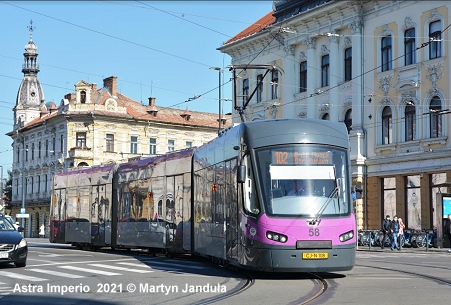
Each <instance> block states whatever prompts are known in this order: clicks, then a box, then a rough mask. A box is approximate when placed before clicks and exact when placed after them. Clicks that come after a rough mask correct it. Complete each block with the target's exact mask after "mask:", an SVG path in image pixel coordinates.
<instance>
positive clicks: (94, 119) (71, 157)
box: [7, 29, 231, 236]
mask: <svg viewBox="0 0 451 305" xmlns="http://www.w3.org/2000/svg"><path fill="white" fill-rule="evenodd" d="M31 34H32V29H31V30H30V41H29V42H28V44H27V45H26V46H25V53H24V58H25V63H24V66H23V70H22V72H23V73H24V79H23V81H22V84H21V85H20V87H19V92H18V95H17V101H16V106H15V107H14V129H13V131H11V132H9V133H8V134H7V135H8V136H10V137H11V139H12V140H13V144H12V147H13V151H14V157H13V170H12V179H13V181H12V198H11V199H12V202H11V203H12V206H13V208H12V212H11V215H12V216H13V217H14V216H15V215H16V214H18V213H20V210H21V208H23V207H25V211H26V214H29V215H30V218H28V219H27V220H26V221H25V228H26V234H27V235H26V236H37V234H38V231H39V227H40V225H41V224H45V225H47V224H48V220H49V212H50V210H49V207H50V192H51V182H52V178H53V175H54V174H55V173H56V172H60V171H64V170H68V169H70V168H74V167H82V166H92V165H99V164H105V163H110V162H123V161H127V160H128V159H129V158H134V157H142V156H154V155H160V154H164V153H166V152H168V151H175V150H181V149H185V148H190V147H195V146H200V145H202V144H203V143H206V142H208V141H210V140H211V139H213V138H215V137H216V136H217V134H218V114H213V113H206V112H197V111H189V110H188V109H186V110H179V109H173V108H166V107H159V106H158V105H157V104H156V99H155V98H154V97H151V98H149V102H148V104H147V105H143V104H141V103H139V102H137V101H134V100H132V99H130V98H129V97H127V96H125V95H123V94H122V93H121V92H119V91H118V90H117V77H116V76H111V77H108V78H106V79H104V80H103V85H102V86H101V87H97V84H91V83H87V82H85V81H83V80H82V81H79V82H78V83H77V84H75V92H74V93H70V94H67V95H66V96H64V98H63V99H62V100H61V103H60V105H55V104H54V103H46V102H45V98H44V93H43V90H42V88H41V85H40V83H39V80H38V77H37V74H38V72H39V67H38V64H37V56H38V53H37V47H36V45H35V44H34V42H33V40H32V36H31ZM230 120H231V117H230V116H223V117H222V120H221V124H223V125H222V126H221V127H226V126H227V125H228V123H227V121H229V123H230Z"/></svg>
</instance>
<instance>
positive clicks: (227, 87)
mask: <svg viewBox="0 0 451 305" xmlns="http://www.w3.org/2000/svg"><path fill="white" fill-rule="evenodd" d="M271 10H272V1H0V16H1V18H0V41H1V43H0V166H2V167H3V175H4V177H6V176H7V171H8V170H11V169H12V160H13V154H12V149H11V144H12V141H11V138H10V137H8V136H6V135H5V134H6V133H8V132H10V131H12V130H13V118H14V113H13V107H14V106H15V104H16V97H17V91H18V89H19V86H20V83H21V82H22V79H23V73H22V64H23V62H24V57H23V53H24V52H25V49H24V47H25V45H26V44H27V43H28V41H29V39H30V31H29V28H30V25H32V27H33V42H34V43H35V44H36V46H37V48H38V49H37V52H38V65H39V69H40V72H39V73H38V79H39V81H40V83H41V85H42V88H43V91H44V95H45V100H46V102H52V101H53V102H54V103H55V104H56V105H57V106H59V104H60V101H61V99H62V98H63V97H64V95H65V94H67V93H70V92H74V91H75V84H76V83H77V82H79V81H81V80H84V81H86V82H88V83H96V84H97V87H98V88H100V87H101V86H102V85H103V79H104V78H107V77H110V76H113V75H114V76H117V87H118V91H119V92H121V93H122V94H124V95H126V96H128V97H130V98H132V99H134V100H136V101H138V102H142V103H144V104H146V103H148V98H149V97H155V98H156V105H157V106H161V107H172V108H179V109H183V110H184V109H186V107H188V109H189V110H192V111H207V112H212V113H218V111H219V103H218V101H219V99H218V97H219V89H218V87H219V71H215V70H211V69H210V67H220V68H225V67H227V66H228V65H230V64H231V58H230V56H228V55H227V54H223V53H221V52H220V51H219V50H217V48H219V47H220V46H222V45H223V43H224V42H225V41H227V40H228V39H230V38H232V37H233V36H235V35H236V34H238V33H239V32H241V31H242V30H244V29H245V28H247V27H248V26H250V25H251V24H253V23H254V22H256V21H257V20H259V19H260V18H261V17H263V16H264V15H266V14H267V13H268V12H270V11H271ZM30 21H32V24H31V23H30ZM230 77H231V75H230V73H229V72H228V70H227V69H225V70H224V74H223V77H222V80H223V83H224V85H223V86H222V95H221V97H222V99H230V100H231V99H232V90H231V88H232V82H228V81H229V80H230ZM198 95H201V97H200V98H197V99H194V100H191V99H193V98H194V97H195V96H198ZM190 100H191V101H190ZM187 101H189V102H187ZM222 111H224V113H228V112H231V111H232V102H231V101H225V100H224V101H222Z"/></svg>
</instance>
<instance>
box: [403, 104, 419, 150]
mask: <svg viewBox="0 0 451 305" xmlns="http://www.w3.org/2000/svg"><path fill="white" fill-rule="evenodd" d="M415 115H416V113H415V104H413V103H412V102H408V103H407V106H406V109H405V113H404V116H405V118H406V123H405V124H406V126H405V127H406V141H413V140H415V127H416V120H415Z"/></svg>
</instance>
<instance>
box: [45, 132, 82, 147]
mask: <svg viewBox="0 0 451 305" xmlns="http://www.w3.org/2000/svg"><path fill="white" fill-rule="evenodd" d="M76 140H77V142H76V144H75V146H77V147H80V148H83V147H85V146H86V132H77V134H76ZM53 151H55V140H53Z"/></svg>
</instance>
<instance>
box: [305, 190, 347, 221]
mask: <svg viewBox="0 0 451 305" xmlns="http://www.w3.org/2000/svg"><path fill="white" fill-rule="evenodd" d="M339 190H340V188H339V187H338V185H337V186H336V187H335V189H334V190H333V191H332V193H331V194H330V196H329V197H328V198H327V200H326V202H324V203H323V205H322V206H321V208H320V209H319V211H318V213H317V214H316V216H315V218H313V219H312V220H311V221H310V222H309V225H311V226H313V225H315V224H316V223H317V222H318V221H319V219H320V217H321V216H322V215H323V213H324V211H325V210H326V208H327V206H328V205H329V202H330V201H331V200H332V198H334V197H335V196H337V195H338V192H339Z"/></svg>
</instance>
